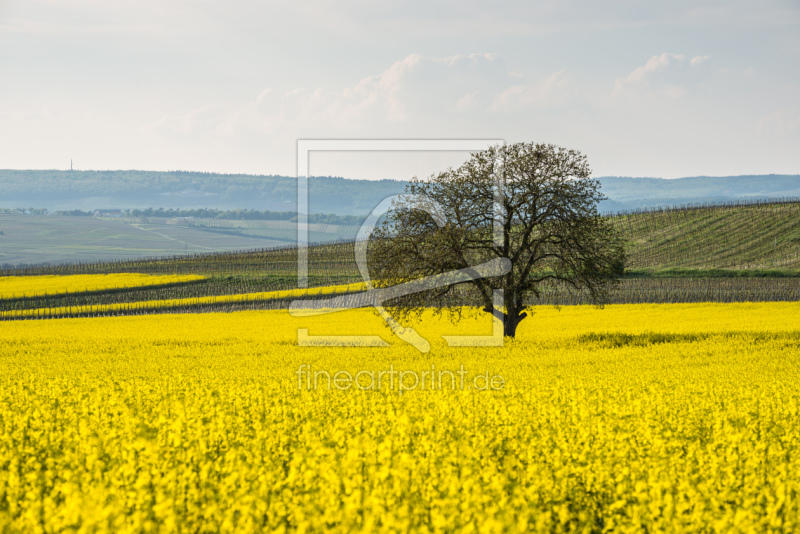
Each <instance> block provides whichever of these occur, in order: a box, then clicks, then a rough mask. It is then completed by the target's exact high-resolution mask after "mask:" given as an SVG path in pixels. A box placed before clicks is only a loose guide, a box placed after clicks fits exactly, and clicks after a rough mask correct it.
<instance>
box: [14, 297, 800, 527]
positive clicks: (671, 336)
mask: <svg viewBox="0 0 800 534" xmlns="http://www.w3.org/2000/svg"><path fill="white" fill-rule="evenodd" d="M535 311H536V313H535V314H534V315H533V317H532V318H530V319H526V320H525V321H524V322H523V323H522V324H521V326H520V332H519V335H518V338H517V339H516V340H515V341H513V342H508V343H506V345H505V346H504V347H502V348H449V347H447V346H446V345H444V344H443V343H442V342H441V338H440V337H439V336H440V335H441V334H455V333H462V334H469V333H477V334H488V333H489V331H490V325H489V322H488V319H487V318H486V317H477V318H468V319H466V320H465V321H463V322H462V323H460V324H459V325H458V326H454V325H452V324H451V323H449V322H448V321H447V320H444V319H434V318H429V320H428V321H427V322H425V323H423V324H421V325H419V326H418V327H417V328H418V331H420V332H421V333H422V334H423V335H425V336H426V337H427V338H428V339H429V340H430V341H431V342H432V344H433V350H432V351H431V353H430V354H428V355H425V356H422V355H420V353H418V352H416V351H415V350H414V349H413V348H411V347H409V346H407V345H404V344H402V342H400V341H397V340H396V339H395V340H393V338H392V337H391V334H390V331H389V330H388V329H387V328H386V327H385V326H384V325H383V323H382V322H381V319H380V317H378V316H376V314H375V313H373V312H372V311H369V310H356V311H348V312H340V313H336V314H332V315H328V316H319V317H307V318H293V317H291V316H289V315H288V313H286V312H285V311H255V312H239V313H230V314H197V315H167V316H133V317H107V318H96V319H59V320H47V321H20V322H9V323H4V324H3V325H2V326H1V327H0V429H1V430H0V530H2V531H3V532H260V531H266V530H269V531H272V530H274V531H298V532H319V531H332V532H352V531H362V532H408V531H415V532H449V531H464V532H478V531H480V532H515V531H516V532H525V531H540V532H567V531H569V532H601V531H614V532H643V531H651V532H652V531H664V532H686V531H698V530H700V531H715V532H768V531H775V532H792V531H795V532H796V531H798V530H800V495H799V494H798V493H799V492H800V304H798V303H754V304H667V305H615V306H607V307H606V308H605V309H595V308H593V307H587V306H576V307H564V308H561V309H560V311H559V310H556V309H553V308H550V307H543V308H540V309H537V310H535ZM297 328H308V329H309V333H310V334H312V335H319V334H326V333H327V334H351V335H352V334H376V333H377V334H380V335H382V336H383V337H384V338H385V339H386V340H387V341H390V342H391V343H392V346H391V347H389V348H336V347H316V348H304V347H298V346H297V345H296V340H297ZM302 365H305V366H306V367H305V368H306V369H311V370H312V371H313V372H318V371H326V372H330V373H333V372H336V371H348V372H350V373H352V374H356V373H358V372H359V371H365V370H366V371H379V370H386V369H389V368H393V369H394V370H405V371H419V372H421V371H424V370H427V369H431V368H435V369H436V370H437V371H438V370H452V371H456V370H459V369H461V368H462V366H463V369H465V370H466V371H467V372H468V373H469V374H468V379H467V381H466V386H465V387H464V388H461V387H460V385H457V387H452V385H453V384H452V382H447V381H445V382H446V384H445V387H442V388H441V389H438V388H435V389H430V388H427V389H422V388H416V389H413V390H410V391H405V392H402V393H401V392H400V391H399V390H398V389H390V388H384V389H381V390H375V389H372V390H365V391H362V390H360V389H358V388H349V389H346V390H340V389H337V388H336V387H332V388H330V389H329V388H328V387H325V386H324V385H320V386H319V387H318V388H317V389H312V390H309V389H308V388H306V387H305V384H304V382H303V380H302V379H300V380H298V378H299V375H298V369H300V366H302ZM481 373H488V375H489V376H501V377H502V378H503V380H504V384H503V387H502V388H501V389H495V390H490V391H483V390H476V388H475V387H473V386H472V384H474V382H473V381H472V380H471V379H472V377H474V376H476V375H479V374H481ZM440 384H441V383H440Z"/></svg>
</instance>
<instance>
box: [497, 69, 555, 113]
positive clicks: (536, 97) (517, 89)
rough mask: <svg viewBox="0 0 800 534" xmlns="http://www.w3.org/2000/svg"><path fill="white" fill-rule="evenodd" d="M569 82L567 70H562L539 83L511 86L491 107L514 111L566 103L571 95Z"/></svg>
mask: <svg viewBox="0 0 800 534" xmlns="http://www.w3.org/2000/svg"><path fill="white" fill-rule="evenodd" d="M568 82H569V79H568V77H567V75H566V73H565V71H563V70H560V71H558V72H555V73H553V74H551V75H550V76H548V77H547V78H546V79H545V80H543V81H542V82H540V83H538V84H532V85H526V84H517V85H514V86H511V87H509V88H508V89H506V90H505V91H503V92H502V93H500V94H499V95H498V96H497V98H495V99H494V101H493V102H492V105H491V108H490V109H491V110H492V111H505V112H512V111H519V110H521V109H525V108H530V107H544V106H552V105H561V104H564V103H565V102H566V100H567V99H568V98H569V96H570V93H569V91H568V88H567V86H568Z"/></svg>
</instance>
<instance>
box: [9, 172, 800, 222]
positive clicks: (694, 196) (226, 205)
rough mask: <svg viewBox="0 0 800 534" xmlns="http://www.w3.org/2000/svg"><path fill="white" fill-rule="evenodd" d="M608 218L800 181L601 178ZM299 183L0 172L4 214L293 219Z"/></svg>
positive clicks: (353, 194)
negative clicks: (144, 211)
mask: <svg viewBox="0 0 800 534" xmlns="http://www.w3.org/2000/svg"><path fill="white" fill-rule="evenodd" d="M598 179H599V180H600V182H601V183H602V185H603V192H604V193H605V194H606V195H607V196H608V197H609V200H607V201H605V202H604V203H603V204H602V205H601V206H600V208H601V210H603V211H611V212H613V211H619V210H625V209H632V208H643V207H654V206H668V205H675V204H686V203H695V202H719V201H730V200H744V199H758V198H776V197H800V175H778V174H769V175H757V176H751V175H747V176H718V177H710V176H695V177H690V178H677V179H672V180H665V179H660V178H625V177H617V176H608V177H600V178H598ZM405 185H406V182H403V181H395V180H375V181H372V180H349V179H345V178H341V177H331V176H319V177H312V178H311V179H310V181H309V190H310V193H311V195H310V208H311V212H312V213H334V214H338V215H363V214H366V213H368V212H369V211H370V210H371V209H372V208H374V207H375V206H376V205H377V204H378V203H379V202H380V201H381V200H383V199H384V198H386V197H387V196H390V195H395V194H398V193H401V192H403V190H404V189H405ZM296 195H297V193H296V185H295V178H294V177H289V176H277V175H265V176H255V175H244V174H215V173H200V172H184V171H166V172H156V171H56V170H0V208H27V207H34V208H47V209H48V210H50V211H55V210H74V209H83V210H94V209H111V208H184V209H189V208H214V209H222V210H233V209H256V210H273V211H293V210H295V203H296Z"/></svg>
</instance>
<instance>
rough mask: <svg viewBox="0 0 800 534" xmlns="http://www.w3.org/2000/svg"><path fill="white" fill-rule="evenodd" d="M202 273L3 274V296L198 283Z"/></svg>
mask: <svg viewBox="0 0 800 534" xmlns="http://www.w3.org/2000/svg"><path fill="white" fill-rule="evenodd" d="M200 280H203V277H202V276H199V275H196V274H195V275H192V274H190V275H161V276H153V275H147V274H138V273H116V274H77V275H73V276H56V275H41V276H5V277H0V299H15V298H21V297H35V296H36V295H53V296H55V295H65V294H68V293H79V292H85V293H94V292H103V291H109V290H114V289H127V288H133V287H147V286H162V285H169V284H180V283H185V282H197V281H200Z"/></svg>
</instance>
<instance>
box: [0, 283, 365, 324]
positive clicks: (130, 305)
mask: <svg viewBox="0 0 800 534" xmlns="http://www.w3.org/2000/svg"><path fill="white" fill-rule="evenodd" d="M144 276H146V275H144ZM153 278H169V277H167V276H164V277H159V276H154V277H153ZM173 278H190V277H177V276H176V277H173ZM195 278H197V279H201V278H202V277H199V276H198V277H195ZM364 288H365V286H364V283H363V282H357V283H354V284H340V285H335V286H323V287H312V288H306V289H284V290H279V291H259V292H257V293H237V294H234V295H210V296H207V297H189V298H180V299H160V300H145V301H138V302H118V303H113V304H91V305H85V306H58V307H51V308H33V309H27V310H4V311H0V319H29V318H44V317H50V316H55V317H58V316H61V315H68V314H87V315H88V314H96V313H108V312H125V313H127V314H135V313H138V312H145V311H154V310H168V309H171V308H177V307H182V306H199V305H203V304H234V303H245V302H265V301H271V300H279V299H287V298H298V299H301V298H304V297H321V296H327V295H337V294H341V293H347V292H358V291H362V290H364Z"/></svg>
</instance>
